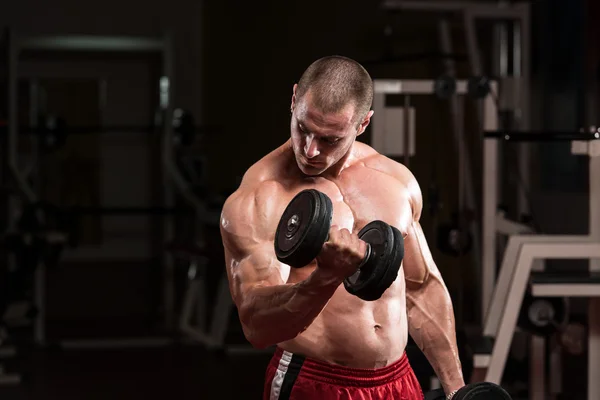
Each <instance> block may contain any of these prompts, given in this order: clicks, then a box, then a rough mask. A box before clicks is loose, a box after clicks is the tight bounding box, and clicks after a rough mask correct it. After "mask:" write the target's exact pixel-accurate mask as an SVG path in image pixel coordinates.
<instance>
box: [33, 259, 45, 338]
mask: <svg viewBox="0 0 600 400" xmlns="http://www.w3.org/2000/svg"><path fill="white" fill-rule="evenodd" d="M33 303H34V304H35V307H36V308H37V315H36V316H35V320H34V322H33V323H34V325H33V332H34V340H35V343H36V344H37V345H38V346H44V345H45V344H46V265H45V264H44V263H43V262H41V263H39V264H38V265H37V268H36V270H35V274H34V293H33Z"/></svg>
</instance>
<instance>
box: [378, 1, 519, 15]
mask: <svg viewBox="0 0 600 400" xmlns="http://www.w3.org/2000/svg"><path fill="white" fill-rule="evenodd" d="M382 8H383V9H384V10H390V11H425V12H436V13H448V12H461V11H469V12H470V13H472V14H473V16H476V17H477V18H489V19H517V18H519V17H520V10H519V7H518V6H513V7H499V6H498V5H495V4H494V5H492V4H490V5H487V4H481V3H474V2H445V1H444V2H439V1H405V0H385V1H384V2H383V3H382Z"/></svg>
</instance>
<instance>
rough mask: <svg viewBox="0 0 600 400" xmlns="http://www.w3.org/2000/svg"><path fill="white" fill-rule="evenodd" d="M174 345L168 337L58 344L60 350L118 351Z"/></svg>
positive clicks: (87, 340) (92, 340) (88, 340)
mask: <svg viewBox="0 0 600 400" xmlns="http://www.w3.org/2000/svg"><path fill="white" fill-rule="evenodd" d="M174 343H175V340H174V339H172V338H169V337H139V338H120V339H116V338H115V339H80V340H77V339H74V340H64V341H62V342H60V343H59V345H60V347H61V348H62V349H74V350H76V349H119V348H136V347H137V348H149V347H164V346H170V345H172V344H174Z"/></svg>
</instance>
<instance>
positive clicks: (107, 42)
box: [19, 35, 165, 53]
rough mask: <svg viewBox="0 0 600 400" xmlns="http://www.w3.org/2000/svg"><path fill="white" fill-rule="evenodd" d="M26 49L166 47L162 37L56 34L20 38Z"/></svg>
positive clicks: (141, 49) (99, 49)
mask: <svg viewBox="0 0 600 400" xmlns="http://www.w3.org/2000/svg"><path fill="white" fill-rule="evenodd" d="M19 44H20V48H21V49H24V50H53V51H111V52H112V51H114V52H120V51H123V52H128V53H129V52H136V51H137V52H148V51H156V52H160V51H162V50H163V48H164V46H165V45H164V42H163V40H161V39H154V38H147V37H134V36H91V35H56V36H52V35H50V36H30V37H25V38H22V39H21V40H20V43H19Z"/></svg>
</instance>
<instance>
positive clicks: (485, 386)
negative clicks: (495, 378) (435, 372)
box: [424, 382, 512, 400]
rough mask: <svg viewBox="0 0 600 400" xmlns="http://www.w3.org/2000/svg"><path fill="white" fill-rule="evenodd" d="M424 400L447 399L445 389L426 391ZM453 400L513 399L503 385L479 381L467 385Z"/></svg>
mask: <svg viewBox="0 0 600 400" xmlns="http://www.w3.org/2000/svg"><path fill="white" fill-rule="evenodd" d="M424 400H446V394H445V393H444V390H443V389H436V390H432V391H429V392H427V393H425V399H424ZM451 400H512V397H511V396H510V395H509V394H508V392H506V390H504V389H503V388H502V387H500V386H498V385H496V384H495V383H491V382H479V383H472V384H469V385H466V386H464V387H462V388H461V389H459V391H458V392H456V393H455V394H454V396H452V398H451Z"/></svg>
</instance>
